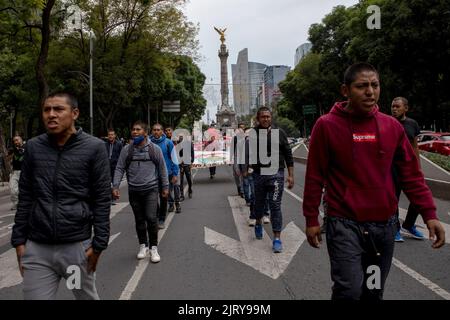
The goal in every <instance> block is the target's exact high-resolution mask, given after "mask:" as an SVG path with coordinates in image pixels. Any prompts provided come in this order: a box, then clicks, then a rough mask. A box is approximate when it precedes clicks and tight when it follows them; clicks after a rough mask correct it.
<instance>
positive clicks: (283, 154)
mask: <svg viewBox="0 0 450 320" xmlns="http://www.w3.org/2000/svg"><path fill="white" fill-rule="evenodd" d="M259 129H264V128H260V127H255V128H254V130H255V131H256V139H257V140H256V150H257V153H256V155H252V154H251V153H252V152H254V151H253V149H252V148H250V151H249V153H250V159H252V158H255V159H257V163H255V164H254V163H252V161H250V164H251V166H252V168H253V170H254V171H255V172H256V173H260V172H261V168H269V167H270V163H269V164H262V163H261V156H262V155H264V156H265V155H266V150H267V156H268V157H271V144H272V142H271V136H272V134H271V133H272V130H275V129H276V130H279V135H278V148H275V151H276V152H278V157H279V158H278V159H279V162H278V163H279V169H283V168H286V167H288V168H289V167H293V166H294V158H293V157H292V150H291V147H290V146H289V142H288V140H287V136H286V133H285V132H284V131H283V130H282V129H279V128H271V129H270V130H268V132H267V149H266V150H264V147H263V150H261V151H260V150H259V144H260V142H259V140H260V135H259V134H260V133H259ZM266 130H267V129H266ZM250 139H252V138H250ZM277 149H278V150H277ZM256 156H257V158H256Z"/></svg>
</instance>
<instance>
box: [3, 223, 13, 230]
mask: <svg viewBox="0 0 450 320" xmlns="http://www.w3.org/2000/svg"><path fill="white" fill-rule="evenodd" d="M13 225H14V223H10V224H8V225H6V226H3V227H0V231H1V230H5V229H11V228H12V226H13Z"/></svg>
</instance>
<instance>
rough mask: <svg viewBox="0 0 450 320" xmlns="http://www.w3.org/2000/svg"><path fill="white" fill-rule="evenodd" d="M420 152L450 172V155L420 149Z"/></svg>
mask: <svg viewBox="0 0 450 320" xmlns="http://www.w3.org/2000/svg"><path fill="white" fill-rule="evenodd" d="M420 153H421V154H422V155H423V156H425V157H426V158H427V159H428V160H430V161H432V162H434V163H435V164H437V165H438V166H440V167H442V168H444V169H445V170H447V171H449V172H450V156H444V155H442V154H439V153H432V152H426V151H420Z"/></svg>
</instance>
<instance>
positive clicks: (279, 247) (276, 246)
mask: <svg viewBox="0 0 450 320" xmlns="http://www.w3.org/2000/svg"><path fill="white" fill-rule="evenodd" d="M272 250H273V252H274V253H280V252H282V251H283V244H282V243H281V240H280V239H275V240H273V246H272Z"/></svg>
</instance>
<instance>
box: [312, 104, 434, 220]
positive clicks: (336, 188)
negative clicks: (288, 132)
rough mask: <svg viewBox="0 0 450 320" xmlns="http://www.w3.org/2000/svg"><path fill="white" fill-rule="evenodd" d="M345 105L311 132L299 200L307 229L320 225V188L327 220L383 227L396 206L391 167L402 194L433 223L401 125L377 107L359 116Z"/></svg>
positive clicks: (428, 198) (426, 191) (425, 189)
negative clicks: (334, 218)
mask: <svg viewBox="0 0 450 320" xmlns="http://www.w3.org/2000/svg"><path fill="white" fill-rule="evenodd" d="M346 105H347V102H340V103H336V104H335V105H334V106H333V109H332V110H331V112H330V113H329V114H327V115H324V116H322V117H320V118H319V119H318V120H317V122H316V124H315V126H314V128H313V131H312V135H311V142H310V149H309V154H308V164H307V169H306V179H305V180H306V181H305V191H304V199H303V214H304V215H305V218H306V226H307V227H313V226H318V225H319V220H318V215H319V205H320V202H321V198H322V189H323V186H324V184H325V185H326V190H327V192H326V198H325V200H326V201H327V203H328V210H327V214H328V215H330V216H336V217H345V218H349V219H352V220H355V221H358V222H369V221H372V222H375V221H387V220H388V219H389V218H390V217H391V216H392V215H394V214H395V212H396V209H397V205H398V200H397V197H396V192H395V185H394V180H393V175H392V167H393V165H395V166H396V169H397V170H398V175H399V178H398V180H399V183H400V184H401V188H402V190H403V192H404V193H405V194H406V196H407V197H408V199H409V200H410V201H411V203H413V204H414V205H416V206H417V207H418V208H419V211H420V213H421V215H422V217H423V219H424V221H427V220H430V219H437V217H436V207H435V205H434V202H433V198H432V194H431V191H430V189H429V188H428V187H427V185H426V184H425V180H424V177H423V174H422V171H421V170H420V168H419V166H418V161H417V158H416V156H415V154H414V150H413V148H412V147H411V144H410V143H409V141H408V138H407V137H406V134H405V130H404V129H403V127H402V125H401V124H400V123H399V122H398V121H397V120H396V119H395V118H393V117H391V116H388V115H385V114H383V113H380V112H379V111H378V106H376V107H375V108H374V109H373V110H372V111H371V112H370V113H369V114H366V115H362V116H361V115H356V114H353V113H350V112H348V111H346V110H345V109H344V108H345V106H346Z"/></svg>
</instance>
